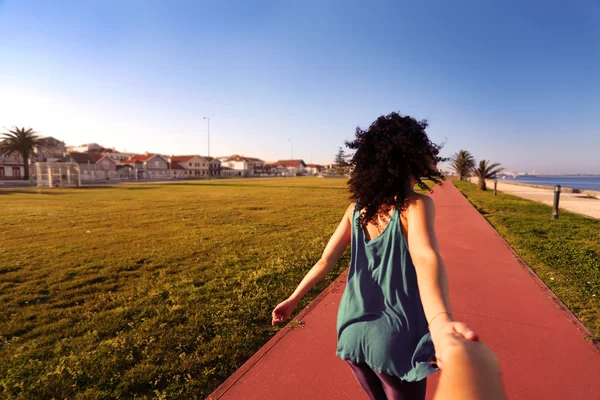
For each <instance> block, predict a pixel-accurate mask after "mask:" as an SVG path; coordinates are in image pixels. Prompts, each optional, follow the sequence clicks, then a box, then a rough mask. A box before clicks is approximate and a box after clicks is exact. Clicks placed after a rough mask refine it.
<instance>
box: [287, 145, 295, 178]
mask: <svg viewBox="0 0 600 400" xmlns="http://www.w3.org/2000/svg"><path fill="white" fill-rule="evenodd" d="M288 140H289V141H290V142H291V143H292V152H291V156H292V159H291V160H290V163H292V176H296V167H294V166H293V165H294V141H293V140H292V139H290V138H288Z"/></svg>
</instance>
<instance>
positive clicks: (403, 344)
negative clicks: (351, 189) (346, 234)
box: [336, 202, 437, 382]
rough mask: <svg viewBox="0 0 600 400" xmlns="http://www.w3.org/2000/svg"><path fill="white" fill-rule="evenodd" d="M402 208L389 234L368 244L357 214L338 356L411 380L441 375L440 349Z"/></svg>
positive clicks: (341, 311) (395, 213)
mask: <svg viewBox="0 0 600 400" xmlns="http://www.w3.org/2000/svg"><path fill="white" fill-rule="evenodd" d="M398 214H399V213H398V209H397V208H396V209H394V211H393V213H392V216H391V218H390V221H389V222H388V225H387V226H386V228H385V230H384V231H383V232H382V233H381V234H380V235H379V236H377V237H376V238H374V239H373V240H371V241H369V242H367V240H366V237H365V232H364V228H363V227H362V225H361V224H360V221H359V215H360V214H359V207H358V202H357V205H356V207H355V209H354V214H353V216H352V244H351V245H352V256H351V262H350V271H349V273H348V280H347V282H346V289H345V290H344V294H343V295H342V299H341V301H340V308H339V310H338V318H337V339H338V340H337V352H336V354H337V355H338V356H339V357H341V358H342V359H343V360H350V361H354V362H357V363H366V364H367V365H368V366H369V367H371V368H372V369H373V370H375V371H378V372H380V373H384V374H387V375H392V376H397V377H399V378H401V379H403V380H405V381H408V382H413V381H420V380H422V379H424V378H425V377H427V376H428V375H430V374H432V373H433V372H435V371H437V367H436V366H435V365H432V362H433V361H435V351H434V348H433V343H432V341H431V336H430V334H429V329H428V327H427V319H426V318H425V312H424V311H423V305H422V303H421V298H420V295H419V288H418V285H417V275H416V271H415V267H414V264H413V262H412V259H411V257H410V253H409V251H408V245H407V243H406V239H405V237H404V234H403V232H402V224H401V222H400V216H399V215H398Z"/></svg>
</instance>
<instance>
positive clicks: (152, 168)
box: [121, 153, 171, 179]
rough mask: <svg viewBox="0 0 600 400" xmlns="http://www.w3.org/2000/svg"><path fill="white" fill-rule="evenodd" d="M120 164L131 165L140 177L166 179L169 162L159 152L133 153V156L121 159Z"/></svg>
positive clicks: (168, 176)
mask: <svg viewBox="0 0 600 400" xmlns="http://www.w3.org/2000/svg"><path fill="white" fill-rule="evenodd" d="M121 164H128V165H131V166H132V167H133V168H134V169H135V171H136V172H137V175H138V178H140V179H142V178H143V179H168V178H170V177H171V176H170V175H169V162H168V161H167V160H166V159H165V158H164V157H162V156H160V155H159V154H154V153H145V154H135V155H134V156H133V157H131V158H129V159H127V160H125V161H121Z"/></svg>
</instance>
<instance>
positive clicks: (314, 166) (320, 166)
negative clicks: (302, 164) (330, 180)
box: [306, 164, 325, 168]
mask: <svg viewBox="0 0 600 400" xmlns="http://www.w3.org/2000/svg"><path fill="white" fill-rule="evenodd" d="M306 166H307V167H308V168H325V167H323V166H322V165H319V164H306Z"/></svg>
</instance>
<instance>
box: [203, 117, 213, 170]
mask: <svg viewBox="0 0 600 400" xmlns="http://www.w3.org/2000/svg"><path fill="white" fill-rule="evenodd" d="M202 119H205V120H206V122H207V123H208V180H209V181H210V175H211V174H212V171H211V169H212V168H211V162H210V117H202Z"/></svg>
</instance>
